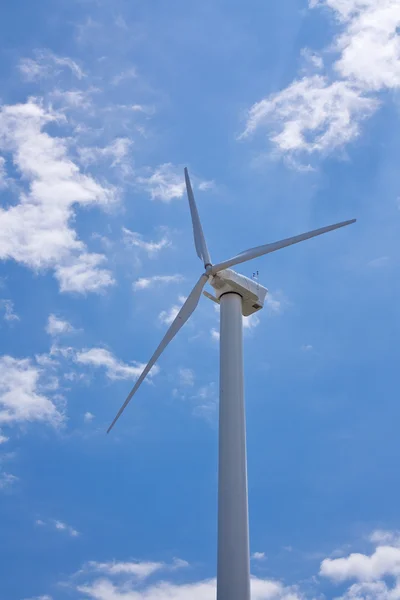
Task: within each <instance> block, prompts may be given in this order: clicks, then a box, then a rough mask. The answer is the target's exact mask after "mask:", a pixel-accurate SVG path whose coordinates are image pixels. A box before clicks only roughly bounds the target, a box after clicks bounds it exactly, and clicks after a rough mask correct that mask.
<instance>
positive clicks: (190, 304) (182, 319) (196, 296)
mask: <svg viewBox="0 0 400 600" xmlns="http://www.w3.org/2000/svg"><path fill="white" fill-rule="evenodd" d="M207 279H208V277H207V275H202V276H201V277H200V279H199V281H198V282H197V283H196V285H195V286H194V288H193V290H192V291H191V292H190V294H189V296H188V298H187V300H186V302H185V303H184V305H183V306H182V308H181V310H180V311H179V312H178V314H177V316H176V317H175V320H174V321H173V323H172V325H171V327H170V328H169V329H168V331H167V333H166V334H165V336H164V337H163V339H162V340H161V342H160V344H159V346H158V348H157V350H156V351H155V352H154V354H153V356H152V357H151V359H150V360H149V362H148V363H147V365H146V366H145V368H144V369H143V372H142V374H141V375H140V377H139V379H138V380H137V382H136V383H135V385H134V387H133V388H132V390H131V391H130V393H129V395H128V397H127V399H126V400H125V402H124V403H123V405H122V406H121V408H120V409H119V411H118V413H117V416H116V417H115V419H114V421H113V422H112V423H111V425H110V427H109V428H108V429H107V433H109V432H110V431H111V429H112V428H113V427H114V425H115V423H116V422H117V421H118V419H119V418H120V416H121V415H122V413H123V412H124V410H125V408H126V407H127V405H128V404H129V402H130V400H131V398H132V396H133V395H134V394H135V392H136V391H137V390H138V388H139V387H140V385H141V384H142V383H143V380H144V379H145V378H146V376H147V375H148V373H149V371H150V369H151V368H152V367H153V366H154V364H155V363H156V361H157V360H158V358H159V357H160V355H161V354H162V352H163V351H164V350H165V348H166V347H167V346H168V344H169V343H170V341H171V340H172V339H173V338H174V337H175V336H176V334H177V333H178V331H179V330H180V329H181V327H183V326H184V324H185V323H186V321H187V320H188V319H189V317H190V316H191V314H192V313H193V311H194V310H195V308H196V306H197V305H198V303H199V300H200V296H201V292H202V291H203V287H204V286H205V284H206V283H207Z"/></svg>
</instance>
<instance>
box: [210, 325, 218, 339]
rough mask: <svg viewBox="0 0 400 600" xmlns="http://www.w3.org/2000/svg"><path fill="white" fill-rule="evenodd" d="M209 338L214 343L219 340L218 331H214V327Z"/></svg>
mask: <svg viewBox="0 0 400 600" xmlns="http://www.w3.org/2000/svg"><path fill="white" fill-rule="evenodd" d="M210 333H211V338H212V339H213V340H214V341H215V342H219V338H220V334H219V331H218V330H217V329H215V328H214V327H213V328H212V329H211V332H210Z"/></svg>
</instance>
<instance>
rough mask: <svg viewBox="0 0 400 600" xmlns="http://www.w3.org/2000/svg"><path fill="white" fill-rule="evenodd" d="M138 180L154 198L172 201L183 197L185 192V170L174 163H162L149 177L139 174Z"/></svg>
mask: <svg viewBox="0 0 400 600" xmlns="http://www.w3.org/2000/svg"><path fill="white" fill-rule="evenodd" d="M136 181H137V183H138V185H140V186H141V187H143V189H144V190H146V191H147V192H148V193H149V194H150V196H151V199H152V200H161V201H162V202H171V200H174V199H176V198H182V196H183V194H184V193H185V181H184V178H183V170H182V169H178V168H177V167H175V166H174V165H173V164H172V163H165V164H163V165H160V166H159V167H157V168H156V169H154V170H153V171H152V172H151V173H150V174H149V175H148V176H147V177H146V176H138V177H137V178H136Z"/></svg>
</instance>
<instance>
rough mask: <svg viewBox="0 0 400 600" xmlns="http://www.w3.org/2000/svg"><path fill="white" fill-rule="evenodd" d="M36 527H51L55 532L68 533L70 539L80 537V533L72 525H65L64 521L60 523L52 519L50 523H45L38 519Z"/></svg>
mask: <svg viewBox="0 0 400 600" xmlns="http://www.w3.org/2000/svg"><path fill="white" fill-rule="evenodd" d="M35 525H37V526H38V527H49V528H51V529H53V530H54V531H60V532H63V533H66V534H67V535H69V536H70V537H78V536H79V535H80V533H79V531H78V530H77V529H75V528H74V527H71V525H68V524H67V523H64V521H59V520H58V519H52V520H50V521H43V520H42V519H36V521H35Z"/></svg>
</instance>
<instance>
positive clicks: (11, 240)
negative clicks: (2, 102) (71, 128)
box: [0, 99, 117, 293]
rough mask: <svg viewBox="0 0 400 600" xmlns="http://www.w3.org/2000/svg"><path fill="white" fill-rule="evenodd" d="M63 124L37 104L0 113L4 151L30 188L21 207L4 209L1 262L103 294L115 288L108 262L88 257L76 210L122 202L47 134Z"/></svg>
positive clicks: (31, 102)
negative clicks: (49, 273) (77, 228)
mask: <svg viewBox="0 0 400 600" xmlns="http://www.w3.org/2000/svg"><path fill="white" fill-rule="evenodd" d="M61 118H64V117H61V116H60V115H57V114H56V113H54V112H52V111H51V110H50V109H46V108H45V107H44V106H43V105H42V104H41V103H40V102H39V101H36V100H34V99H30V100H29V101H28V102H26V103H25V104H16V105H12V106H3V107H1V109H0V149H1V150H3V151H6V152H10V153H11V154H12V158H13V162H14V164H15V167H16V169H17V170H18V171H19V172H20V174H21V178H22V181H23V182H26V184H27V189H26V190H25V191H23V192H22V193H21V195H20V198H19V203H17V204H12V205H10V206H8V207H6V208H0V260H1V259H2V260H6V259H13V260H15V261H17V262H20V263H22V264H24V265H26V266H27V267H30V268H31V269H34V270H43V269H55V270H56V276H57V278H58V279H59V281H60V285H61V289H62V290H63V291H75V292H81V293H82V292H86V291H100V290H101V289H102V288H104V287H107V286H109V285H111V284H112V283H113V279H112V277H111V275H110V273H109V272H108V271H106V270H104V269H100V268H98V265H99V264H100V263H102V262H103V261H104V260H105V257H104V256H102V255H99V254H89V253H87V251H86V247H85V244H84V243H83V242H82V241H80V240H79V239H78V238H77V234H76V232H75V230H74V229H72V228H71V226H70V223H71V222H72V220H73V218H74V210H73V209H74V206H75V205H82V206H90V205H99V206H102V207H109V206H110V205H111V204H113V203H115V201H116V199H117V196H116V193H115V190H113V189H112V188H108V187H104V186H102V185H100V184H99V183H97V182H96V181H95V180H94V179H93V178H92V177H89V176H87V175H83V174H82V173H80V172H79V169H78V167H77V166H76V165H75V164H74V163H73V162H72V161H71V160H70V158H69V157H68V155H67V141H66V140H65V139H62V138H59V137H55V136H51V135H50V134H49V133H47V132H46V131H44V128H45V126H46V125H48V124H49V123H53V124H54V125H56V124H57V121H58V120H60V119H61Z"/></svg>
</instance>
